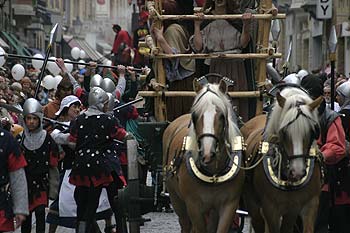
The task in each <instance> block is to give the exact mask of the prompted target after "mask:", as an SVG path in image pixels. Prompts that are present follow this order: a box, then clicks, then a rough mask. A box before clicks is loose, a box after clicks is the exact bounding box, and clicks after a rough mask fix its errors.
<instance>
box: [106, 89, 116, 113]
mask: <svg viewBox="0 0 350 233" xmlns="http://www.w3.org/2000/svg"><path fill="white" fill-rule="evenodd" d="M107 95H108V101H109V102H108V112H113V108H114V106H115V98H114V95H112V94H111V93H107Z"/></svg>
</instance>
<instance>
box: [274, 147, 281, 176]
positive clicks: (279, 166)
mask: <svg viewBox="0 0 350 233" xmlns="http://www.w3.org/2000/svg"><path fill="white" fill-rule="evenodd" d="M274 150H275V155H276V157H275V158H274V159H273V161H272V166H274V167H276V166H277V165H278V179H279V180H280V179H281V170H282V154H281V153H280V152H279V150H278V149H277V148H276V147H275V148H274Z"/></svg>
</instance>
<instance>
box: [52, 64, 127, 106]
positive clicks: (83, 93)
mask: <svg viewBox="0 0 350 233" xmlns="http://www.w3.org/2000/svg"><path fill="white" fill-rule="evenodd" d="M56 64H57V65H58V67H60V69H61V71H62V75H63V76H65V77H67V78H68V80H69V81H70V83H71V84H72V85H73V93H74V95H76V96H77V97H78V98H79V99H80V100H81V101H82V103H83V105H84V106H85V105H88V104H87V103H86V101H85V100H86V99H87V96H88V92H89V91H90V88H91V84H92V85H96V86H98V85H100V84H101V83H100V81H101V80H95V79H99V78H98V77H97V76H96V77H95V72H93V71H92V70H93V69H88V72H86V74H87V75H92V76H93V78H92V79H90V77H87V76H86V75H85V76H84V83H85V82H87V80H89V81H88V85H87V86H88V87H85V89H83V88H82V87H80V85H79V84H78V82H77V81H76V80H75V78H74V77H73V76H72V75H71V74H70V73H69V72H68V70H67V68H66V66H65V64H64V60H63V59H62V58H58V59H57V60H56ZM90 66H91V67H92V68H93V67H96V63H95V62H90ZM117 70H118V73H119V77H118V84H117V86H116V87H115V93H114V94H115V96H116V97H117V98H118V99H119V98H121V96H122V95H123V93H124V90H125V85H126V84H125V83H126V81H125V66H123V65H118V66H117ZM85 79H86V80H85ZM91 82H92V83H91ZM89 84H90V85H89ZM84 86H85V85H84Z"/></svg>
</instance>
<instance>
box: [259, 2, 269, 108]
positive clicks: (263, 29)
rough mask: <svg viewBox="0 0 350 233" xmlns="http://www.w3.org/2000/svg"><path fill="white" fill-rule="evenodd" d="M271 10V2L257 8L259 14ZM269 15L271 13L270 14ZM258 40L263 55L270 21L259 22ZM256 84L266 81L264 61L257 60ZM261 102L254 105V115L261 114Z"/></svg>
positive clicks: (266, 46) (267, 40)
mask: <svg viewBox="0 0 350 233" xmlns="http://www.w3.org/2000/svg"><path fill="white" fill-rule="evenodd" d="M270 9H272V0H261V1H260V6H259V12H258V13H259V14H267V13H268V12H266V11H268V10H270ZM270 14H271V12H270ZM258 25H259V28H258V40H257V45H258V46H260V49H261V50H260V51H259V52H260V53H264V51H263V50H264V49H266V48H268V46H269V34H270V27H271V20H259V24H258ZM256 73H257V80H256V81H257V83H262V82H265V80H266V60H263V59H259V60H258V61H257V72H256ZM262 108H263V102H262V101H261V100H260V99H258V101H257V105H256V115H258V114H260V113H262Z"/></svg>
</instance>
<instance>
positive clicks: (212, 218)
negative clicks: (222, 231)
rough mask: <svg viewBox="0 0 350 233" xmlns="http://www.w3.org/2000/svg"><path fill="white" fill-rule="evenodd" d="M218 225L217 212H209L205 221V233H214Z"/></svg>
mask: <svg viewBox="0 0 350 233" xmlns="http://www.w3.org/2000/svg"><path fill="white" fill-rule="evenodd" d="M218 223H219V214H218V212H217V210H214V209H212V210H210V211H209V216H208V219H207V232H208V233H215V232H216V230H217V228H218Z"/></svg>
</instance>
